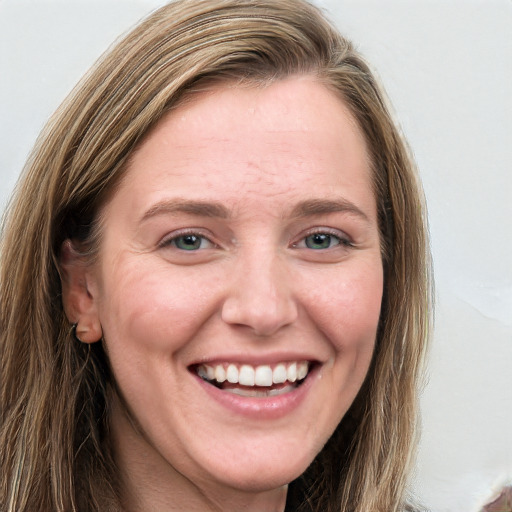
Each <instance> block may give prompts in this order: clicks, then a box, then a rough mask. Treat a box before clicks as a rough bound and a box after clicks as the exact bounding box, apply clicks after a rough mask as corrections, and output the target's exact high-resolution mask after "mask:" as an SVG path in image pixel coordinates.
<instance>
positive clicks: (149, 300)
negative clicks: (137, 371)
mask: <svg viewBox="0 0 512 512" xmlns="http://www.w3.org/2000/svg"><path fill="white" fill-rule="evenodd" d="M205 282H207V283H208V286H204V284H203V283H205ZM217 288H218V286H217V281H216V279H213V280H212V279H211V276H209V278H208V279H206V276H203V275H202V272H201V270H200V269H198V268H193V267H190V269H189V270H185V271H184V269H183V268H181V269H180V272H173V271H172V267H170V266H169V265H154V266H153V267H152V268H149V269H148V268H144V271H142V265H137V266H135V267H132V268H130V267H127V266H125V267H124V269H123V273H122V275H117V276H116V275H112V277H111V278H110V279H109V280H108V283H106V286H105V293H104V301H103V304H102V307H101V317H102V325H103V329H104V334H105V338H106V339H107V340H108V341H109V344H111V345H113V344H118V345H122V347H123V348H128V347H132V348H133V350H136V351H137V352H141V351H154V352H155V354H157V353H163V352H165V353H169V351H170V350H171V351H176V350H178V349H180V348H181V346H182V345H184V344H186V342H187V341H188V340H189V339H190V338H191V337H192V336H193V334H194V332H195V331H196V330H197V329H198V328H199V327H200V325H202V323H204V322H205V321H207V319H208V318H209V317H210V316H211V315H212V314H213V313H214V311H215V308H216V302H217V299H216V297H217V295H218V293H217Z"/></svg>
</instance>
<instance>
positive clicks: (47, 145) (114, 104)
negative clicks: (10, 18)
mask: <svg viewBox="0 0 512 512" xmlns="http://www.w3.org/2000/svg"><path fill="white" fill-rule="evenodd" d="M294 74H310V75H313V76H315V77H316V78H317V79H318V80H320V81H321V82H322V83H324V84H325V85H326V86H327V87H329V88H331V89H332V90H335V91H337V93H338V94H339V96H340V99H342V100H343V101H344V102H345V104H346V105H347V106H348V107H349V108H350V110H351V111H352V113H353V115H354V116H355V118H356V119H357V121H358V123H359V125H360V127H361V129H362V131H363V133H364V135H365V137H366V141H367V144H368V148H369V151H370V155H371V160H372V169H373V178H374V187H375V196H376V199H377V207H378V214H379V222H380V231H381V240H382V254H383V262H384V269H385V291H384V297H383V304H382V312H381V321H380V328H379V333H378V338H377V343H376V349H375V354H374V358H373V361H372V365H371V368H370V371H369V373H368V376H367V379H366V381H365V383H364V385H363V388H362V389H361V391H360V393H359V394H358V396H357V398H356V400H355V402H354V404H353V405H352V407H351V409H350V410H349V412H348V413H347V414H346V415H345V417H344V419H343V420H342V422H341V423H340V425H339V427H338V428H337V430H336V431H335V433H334V434H333V436H332V437H331V439H330V440H329V442H328V443H327V444H326V446H325V447H324V449H323V450H322V451H321V452H320V454H319V455H318V457H317V458H316V459H315V461H314V462H313V463H312V464H311V466H310V467H309V468H308V469H307V470H306V471H305V473H304V475H303V476H302V477H300V478H299V479H298V480H296V481H294V482H292V483H291V485H290V489H289V496H288V504H287V510H290V511H291V510H293V511H295V510H297V511H298V510H300V511H322V512H329V511H344V512H349V511H353V512H356V511H357V512H370V511H372V512H373V511H382V512H384V511H385V512H392V511H398V510H404V508H405V507H406V499H405V489H406V484H407V475H408V468H409V465H410V463H411V461H412V456H413V453H414V446H415V444H416V443H415V441H416V423H417V388H418V382H419V379H420V377H421V368H422V363H423V359H424V354H425V350H426V344H427V339H428V331H429V325H430V305H431V282H430V260H429V256H428V243H427V231H426V221H425V211H424V205H423V199H422V193H421V188H420V186H419V184H418V181H417V178H416V173H415V170H414V166H413V164H412V161H411V159H410V157H409V153H408V150H407V147H406V145H405V143H404V141H403V139H402V137H401V136H400V133H399V131H398V129H397V127H396V126H395V124H394V123H393V121H392V118H391V116H390V114H389V111H388V107H387V105H386V101H385V99H384V96H383V93H382V92H381V90H380V88H379V86H378V84H377V83H376V81H375V79H374V77H373V75H372V73H371V71H370V69H369V67H368V66H367V65H366V64H365V62H364V61H363V59H362V58H361V57H360V56H359V55H358V53H357V52H356V51H355V50H354V48H353V46H352V45H351V43H350V42H349V41H347V40H346V39H345V38H343V37H342V36H341V35H340V34H339V33H338V32H337V30H336V29H335V28H334V27H333V26H332V25H331V24H330V23H329V22H327V21H326V19H325V18H324V16H323V15H322V13H321V12H320V11H319V10H318V9H317V8H315V7H313V6H311V5H310V4H308V3H307V2H306V1H303V0H178V1H176V2H173V3H171V4H169V5H168V6H165V7H163V8H161V9H160V10H158V11H156V12H155V13H154V14H152V15H151V16H150V17H148V18H147V19H146V20H145V21H143V22H142V23H141V24H140V25H139V26H138V27H136V28H135V29H134V30H133V31H132V32H131V33H129V34H128V35H127V36H126V37H125V38H124V39H123V40H122V41H121V42H119V43H118V44H117V45H116V46H115V47H114V48H113V49H112V50H111V51H110V52H108V53H107V54H106V55H105V56H104V57H103V58H102V59H100V61H99V62H98V63H97V64H96V65H95V67H94V68H93V69H92V71H91V72H90V73H89V74H88V75H87V76H86V77H85V78H84V79H83V80H82V81H81V83H80V84H79V85H78V86H77V88H76V89H75V90H74V91H73V92H72V93H71V95H70V96H69V97H68V98H67V100H66V101H65V102H64V103H63V105H62V106H61V107H60V108H59V109H58V111H57V112H56V114H55V115H54V116H53V117H52V118H51V120H50V121H49V123H48V125H47V126H46V128H45V129H44V131H43V133H42V134H41V136H40V138H39V139H38V141H37V144H36V147H35V149H34V151H33V153H32V155H31V157H30V159H29V161H28V163H27V166H26V168H25V170H24V174H23V176H22V178H21V180H20V182H19V184H18V187H17V190H16V193H15V196H14V198H13V200H12V202H11V204H10V207H9V209H8V213H7V216H6V218H5V221H4V226H3V233H2V240H1V267H0V303H1V316H0V336H1V338H0V339H1V346H0V358H1V359H0V362H1V367H0V368H1V387H0V407H1V409H0V460H1V461H2V474H1V476H0V510H1V511H2V512H7V511H8V512H33V511H34V510H38V511H100V510H101V511H105V510H118V509H119V507H118V500H117V496H116V492H117V491H116V490H117V482H116V474H117V472H116V468H115V463H114V461H113V457H112V455H111V450H110V446H109V442H108V412H109V411H108V407H109V397H108V394H109V391H108V390H109V387H110V385H112V384H113V382H112V376H111V375H110V372H109V368H108V362H107V361H106V358H105V354H104V352H103V349H102V346H101V343H97V344H94V345H92V346H90V345H85V344H80V343H77V342H76V341H75V340H74V339H73V336H72V332H71V328H70V325H69V322H68V320H67V318H66V316H65V314H64V311H63V307H62V302H61V284H60V278H59V270H58V269H59V250H60V247H61V245H62V243H63V241H64V240H66V239H68V238H73V239H75V240H80V241H82V242H83V243H84V244H85V246H87V247H88V248H89V250H90V253H91V257H93V256H94V252H95V248H97V244H98V243H99V237H100V236H101V230H100V229H95V228H97V226H96V224H95V222H96V220H97V213H98V211H99V209H100V207H101V206H102V205H103V204H104V203H105V201H106V200H108V197H109V196H110V195H111V194H113V193H114V191H115V187H116V184H117V183H119V180H120V178H121V176H122V175H123V171H124V169H125V168H126V163H127V160H128V159H129V158H130V155H131V153H132V151H133V150H134V148H135V147H136V146H137V144H138V143H139V142H140V141H141V140H142V139H143V137H144V136H145V135H146V134H147V133H148V130H150V129H151V127H153V126H154V125H155V124H156V123H157V122H158V120H159V119H160V118H161V117H162V116H163V115H164V114H165V113H166V112H168V111H169V110H170V109H172V108H173V107H174V106H175V105H177V104H178V103H179V102H180V101H183V98H184V97H186V95H187V93H189V92H190V91H191V90H195V89H197V88H198V87H200V84H203V83H205V82H209V81H212V80H213V81H230V82H233V81H236V82H240V83H247V84H258V85H260V86H265V84H268V83H271V82H272V81H274V80H279V79H281V78H284V77H287V76H290V75H294Z"/></svg>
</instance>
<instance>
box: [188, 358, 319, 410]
mask: <svg viewBox="0 0 512 512" xmlns="http://www.w3.org/2000/svg"><path fill="white" fill-rule="evenodd" d="M317 375H318V368H313V369H312V370H311V371H310V372H309V373H308V376H307V377H306V379H305V380H304V382H303V383H302V384H301V385H300V386H299V387H297V388H294V389H293V390H292V391H290V392H288V393H284V394H282V395H277V396H268V397H245V396H240V395H236V394H234V393H230V392H228V391H223V390H222V389H219V388H217V387H215V386H213V385H212V384H208V383H207V382H205V381H204V380H203V379H201V378H200V377H199V376H195V377H196V380H197V382H198V383H199V385H200V386H201V387H202V389H203V390H204V391H205V392H206V393H207V394H208V395H209V396H210V397H211V398H212V399H213V400H215V401H216V402H217V403H219V404H220V405H222V406H223V407H225V408H226V409H228V410H229V411H231V412H233V413H235V414H238V415H242V416H246V417H249V418H254V419H259V420H262V419H265V420H266V419H277V418H281V417H283V416H286V415H287V414H290V413H291V412H293V411H294V410H295V409H297V408H298V407H299V406H300V404H301V403H302V402H303V401H304V399H305V397H306V395H307V394H308V392H309V391H310V389H311V386H312V385H313V383H314V381H315V380H316V378H317Z"/></svg>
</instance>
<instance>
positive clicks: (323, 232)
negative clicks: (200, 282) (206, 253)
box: [159, 229, 354, 252]
mask: <svg viewBox="0 0 512 512" xmlns="http://www.w3.org/2000/svg"><path fill="white" fill-rule="evenodd" d="M314 236H326V237H327V239H328V242H329V247H319V248H313V247H310V246H308V245H307V239H308V238H309V237H314ZM186 237H190V238H191V239H192V238H195V239H196V240H197V241H198V242H199V246H198V247H193V246H192V247H191V248H190V249H185V248H183V247H178V246H177V241H178V240H180V239H184V238H186ZM333 238H334V239H336V240H337V241H338V243H336V244H335V245H333V246H331V245H330V242H331V241H332V239H333ZM191 241H192V242H193V240H191ZM205 242H206V243H208V244H210V245H211V247H207V248H212V247H217V245H216V244H215V243H214V242H212V241H211V240H210V239H209V238H208V237H207V236H205V235H203V234H202V233H200V232H199V231H196V230H186V231H181V232H179V233H177V234H174V235H173V236H172V237H169V238H165V239H164V240H163V241H162V242H161V243H160V244H159V247H169V246H171V247H174V248H175V249H178V250H180V251H183V252H197V251H198V250H200V249H205V247H201V246H202V245H203V244H204V243H205ZM337 246H342V247H353V246H354V244H353V243H352V242H351V241H350V240H349V239H348V237H347V236H343V234H341V233H340V232H339V231H336V230H331V229H317V230H312V231H310V232H308V233H306V234H305V235H304V236H303V237H302V238H301V239H300V240H299V242H296V243H293V244H292V247H293V248H296V249H310V250H313V251H325V250H329V249H333V248H334V247H337Z"/></svg>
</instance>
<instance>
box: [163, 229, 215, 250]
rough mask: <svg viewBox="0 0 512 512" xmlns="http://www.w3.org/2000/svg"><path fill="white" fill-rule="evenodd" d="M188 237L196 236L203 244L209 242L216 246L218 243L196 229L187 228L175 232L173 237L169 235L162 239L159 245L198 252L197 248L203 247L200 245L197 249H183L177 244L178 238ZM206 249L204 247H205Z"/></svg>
mask: <svg viewBox="0 0 512 512" xmlns="http://www.w3.org/2000/svg"><path fill="white" fill-rule="evenodd" d="M186 237H191V238H192V237H195V238H196V239H198V240H199V241H200V244H201V245H203V242H207V243H209V244H211V246H212V247H216V244H215V243H214V242H212V241H211V240H210V239H209V238H208V237H207V236H205V235H203V234H202V233H200V232H198V231H196V230H185V231H181V232H179V233H176V234H174V235H173V236H171V237H168V238H164V239H163V240H162V242H160V243H159V244H158V246H159V247H169V246H171V247H174V248H175V249H177V250H180V251H183V252H196V251H197V250H199V249H201V247H198V248H197V249H194V248H192V249H183V248H181V247H178V246H177V245H176V244H177V240H179V239H180V238H181V239H184V238H186ZM203 249H204V248H203Z"/></svg>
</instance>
